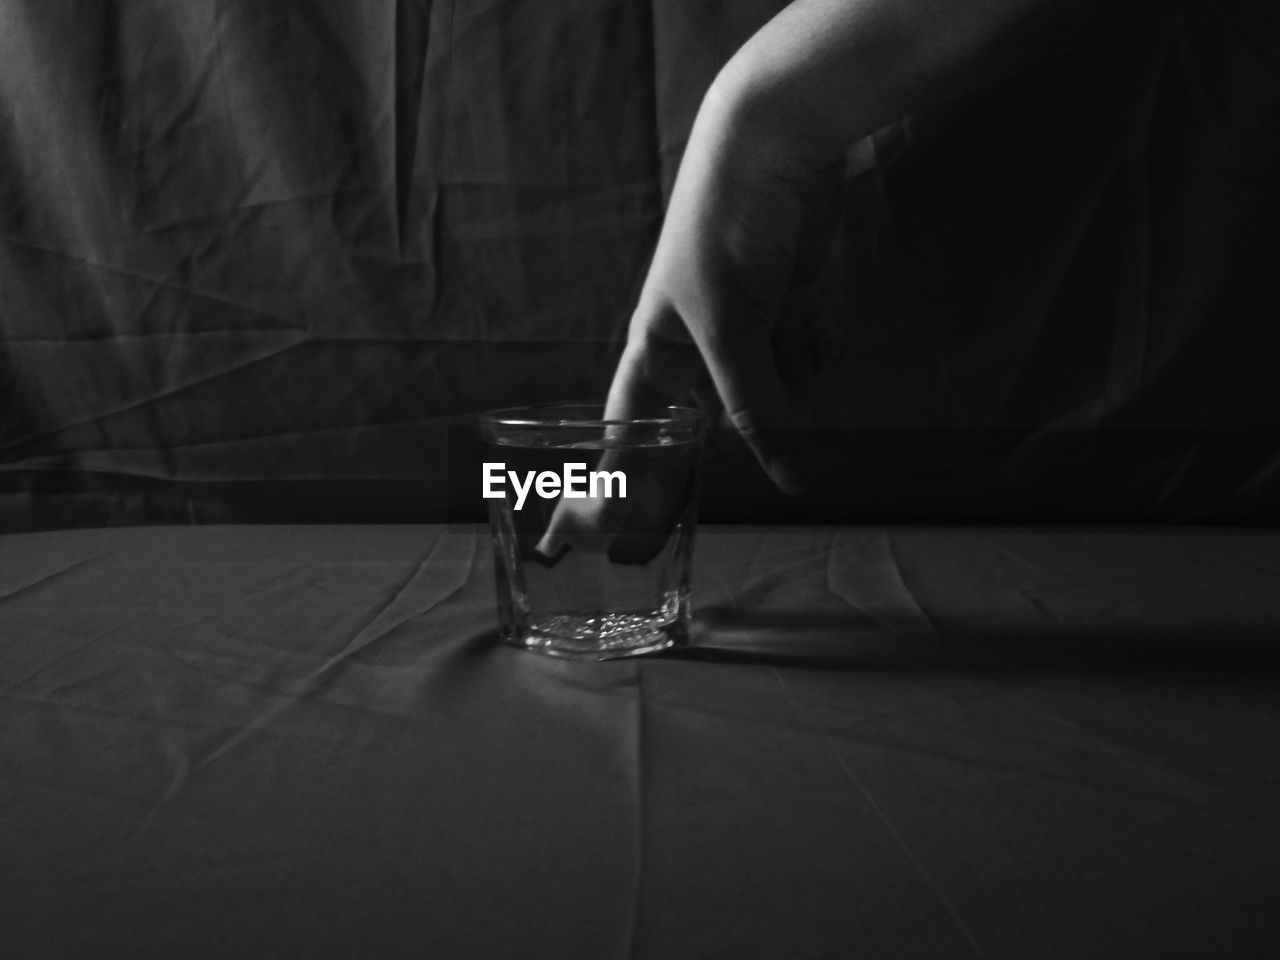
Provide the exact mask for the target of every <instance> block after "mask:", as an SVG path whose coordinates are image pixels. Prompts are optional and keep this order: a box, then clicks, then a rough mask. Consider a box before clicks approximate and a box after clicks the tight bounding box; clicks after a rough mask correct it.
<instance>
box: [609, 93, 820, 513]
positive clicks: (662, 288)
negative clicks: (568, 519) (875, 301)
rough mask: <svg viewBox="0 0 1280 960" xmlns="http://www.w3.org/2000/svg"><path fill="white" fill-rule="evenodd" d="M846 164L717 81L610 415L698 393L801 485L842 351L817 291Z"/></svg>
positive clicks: (762, 458) (785, 477)
mask: <svg viewBox="0 0 1280 960" xmlns="http://www.w3.org/2000/svg"><path fill="white" fill-rule="evenodd" d="M843 159H844V154H843V152H839V153H837V154H835V155H834V156H833V155H832V154H831V153H830V152H825V153H824V152H820V151H818V150H815V149H813V148H812V147H810V146H809V145H807V144H805V143H804V142H803V141H801V140H798V139H796V138H795V137H794V136H791V135H790V134H789V133H788V132H787V131H785V130H784V129H783V128H782V127H781V126H780V125H778V124H775V123H774V122H773V121H772V118H771V117H770V116H769V113H768V111H767V110H765V109H761V107H760V105H758V104H755V103H753V102H752V101H751V99H750V98H749V97H747V96H743V95H742V94H740V93H739V91H738V89H737V88H736V87H735V85H734V84H733V83H732V82H731V78H730V79H729V80H719V81H717V84H716V85H714V86H713V87H712V89H711V91H710V92H709V93H708V95H707V97H706V99H705V100H704V102H703V105H702V109H701V110H700V112H699V114H698V119H697V121H696V123H695V124H694V128H693V132H692V135H691V137H690V140H689V144H688V147H687V148H686V150H685V155H684V160H683V163H682V164H681V167H680V173H679V176H678V178H677V180H676V185H675V189H674V191H673V193H672V197H671V203H670V206H669V209H668V212H667V216H666V220H665V222H664V225H663V229H662V234H661V236H660V238H659V241H658V246H657V250H656V252H655V254H654V258H653V262H652V264H651V266H650V269H649V273H648V276H647V279H646V281H645V284H644V287H643V290H642V292H641V295H640V300H639V304H638V305H637V307H636V310H635V312H634V314H633V315H632V318H631V326H630V330H629V333H628V338H627V344H626V348H625V350H624V352H623V355H622V359H621V361H620V363H619V365H618V369H617V371H616V373H615V375H614V379H613V384H612V387H611V389H610V391H609V398H608V404H607V407H606V416H607V417H609V418H616V419H629V418H633V417H637V416H645V415H651V414H653V413H656V412H659V411H661V410H662V408H664V407H666V406H667V405H668V404H671V403H682V402H687V400H688V399H689V396H690V394H692V395H694V396H696V397H697V398H698V399H699V401H701V402H702V404H703V405H704V406H707V407H709V408H711V409H716V408H722V409H723V411H724V415H725V417H726V419H727V420H728V422H729V423H730V424H731V425H732V426H733V427H734V428H735V429H736V430H737V431H738V432H739V434H741V436H742V438H743V439H744V440H745V441H746V442H747V444H748V446H749V447H750V448H751V450H752V452H753V453H754V454H755V456H756V459H757V460H758V461H759V462H760V465H761V466H762V467H763V468H764V469H765V471H766V472H767V473H768V474H769V476H770V477H771V478H772V479H773V481H774V483H775V484H776V485H777V486H778V487H779V488H780V489H782V490H784V491H786V492H795V491H796V490H798V489H799V488H800V487H802V486H803V485H804V482H805V479H804V473H803V468H802V466H801V463H800V459H799V456H798V451H797V450H796V444H795V443H794V440H795V432H794V431H795V429H796V428H797V427H799V426H801V424H802V423H803V419H804V412H803V407H804V401H805V400H806V388H807V387H808V386H809V385H810V384H811V382H812V379H813V377H814V375H815V374H816V373H817V372H818V370H819V369H820V367H821V365H822V361H823V358H824V356H829V355H831V354H834V353H837V352H838V350H839V346H840V344H841V342H842V340H843V335H842V334H841V333H840V331H839V330H838V329H836V328H835V327H834V326H833V325H832V323H831V322H830V320H829V319H828V318H827V317H826V316H825V311H824V309H823V308H824V298H823V296H822V294H821V292H820V289H819V281H820V277H821V273H822V266H823V263H824V262H825V260H826V256H827V252H828V250H829V248H830V245H831V239H832V236H833V234H834V231H835V226H836V223H837V222H838V218H839V211H840V208H841V199H842V190H843Z"/></svg>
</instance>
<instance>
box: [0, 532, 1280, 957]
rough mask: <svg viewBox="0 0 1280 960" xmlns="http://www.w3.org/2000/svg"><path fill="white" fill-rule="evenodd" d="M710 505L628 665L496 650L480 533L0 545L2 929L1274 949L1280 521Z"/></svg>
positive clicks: (807, 947)
mask: <svg viewBox="0 0 1280 960" xmlns="http://www.w3.org/2000/svg"><path fill="white" fill-rule="evenodd" d="M699 537H700V539H699V543H698V547H697V562H696V580H695V591H696V597H697V608H698V629H697V631H696V640H695V643H694V645H693V646H692V648H690V649H689V650H686V651H685V652H683V653H681V654H679V655H675V656H666V657H661V658H652V659H643V660H634V661H630V662H613V663H604V664H591V663H572V662H563V661H558V660H553V659H550V658H544V657H541V656H538V655H535V654H529V653H525V652H522V651H517V650H514V649H510V648H507V647H503V646H501V645H499V644H498V643H497V642H496V640H495V627H496V624H495V615H494V603H493V583H492V573H491V561H490V553H489V544H488V542H487V533H485V532H484V531H482V530H480V529H478V528H462V527H455V528H446V527H422V526H381V527H379V526H366V527H350V526H315V527H266V526H245V527H190V528H183V527H172V528H154V527H153V528H117V529H101V530H84V531H63V532H57V533H33V534H15V535H9V536H4V537H0V950H2V951H3V952H4V954H5V955H7V956H12V957H23V958H40V957H107V956H117V955H119V956H124V955H129V956H132V957H138V958H144V957H187V958H192V957H370V958H372V957H444V958H453V957H461V958H471V957H477V958H479V957H484V958H491V957H535V956H536V957H557V958H578V957H581V958H591V960H599V958H627V957H645V958H649V957H652V958H664V960H669V958H694V957H705V958H724V957H749V958H750V957H786V958H791V960H796V958H807V957H813V958H825V957H855V956H857V957H874V958H892V957H933V958H939V957H977V956H983V957H1014V956H1020V957H1030V956H1034V957H1126V958H1131V957H1175V956H1177V957H1191V956H1197V957H1208V956H1215V957H1239V956H1268V955H1274V951H1275V950H1276V949H1277V948H1280V912H1278V911H1277V910H1276V909H1275V905H1276V903H1277V897H1278V896H1280V856H1278V855H1280V787H1278V784H1277V779H1278V778H1280V750H1278V749H1277V748H1280V699H1278V698H1277V696H1276V693H1277V686H1278V685H1280V684H1278V683H1277V680H1278V678H1280V671H1277V666H1278V665H1280V534H1277V533H1268V532H1257V531H1246V530H1233V529H1221V528H1151V529H1139V528H1123V529H1121V528H1109V529H1096V528H1094V529H1084V528H1036V529H1029V528H1005V529H996V528H930V529H924V528H907V527H901V528H816V527H815V528H811V529H810V528H804V529H801V528H772V529H746V528H723V527H722V528H710V529H705V530H703V531H701V532H700V535H699Z"/></svg>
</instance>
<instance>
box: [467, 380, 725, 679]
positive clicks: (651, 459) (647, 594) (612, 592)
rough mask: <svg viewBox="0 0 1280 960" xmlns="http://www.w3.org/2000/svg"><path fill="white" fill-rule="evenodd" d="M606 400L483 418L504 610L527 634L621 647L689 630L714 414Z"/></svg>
mask: <svg viewBox="0 0 1280 960" xmlns="http://www.w3.org/2000/svg"><path fill="white" fill-rule="evenodd" d="M603 413H604V408H603V407H602V406H601V405H598V404H596V405H590V404H571V405H569V404H566V405H555V406H541V407H524V408H517V409H509V410H498V411H494V412H492V413H488V414H485V415H484V416H483V417H482V418H481V427H482V430H483V433H484V440H485V446H484V449H485V454H484V456H485V460H484V463H483V465H482V471H481V483H482V487H483V489H484V496H485V497H486V498H487V499H488V504H489V520H490V530H491V533H492V536H493V549H494V570H495V575H496V580H497V591H498V616H499V621H500V626H501V633H502V638H503V640H504V641H505V642H507V643H510V644H512V645H514V646H518V647H524V648H526V649H530V650H537V651H540V652H542V653H548V654H552V655H555V656H561V657H573V658H582V659H592V660H608V659H613V658H616V657H627V656H636V655H639V654H645V653H653V652H655V651H659V650H665V649H668V648H670V647H675V646H678V645H680V644H682V643H684V642H685V641H686V639H687V626H688V621H689V612H690V608H689V590H690V586H689V577H690V566H691V561H692V558H693V537H694V526H695V517H696V513H697V503H698V480H699V472H700V465H701V459H702V445H703V438H704V435H705V417H704V415H703V413H702V411H700V410H695V409H692V408H688V407H669V408H667V410H666V411H665V413H664V415H662V416H658V417H653V418H649V419H642V420H612V421H610V420H605V419H604V418H603Z"/></svg>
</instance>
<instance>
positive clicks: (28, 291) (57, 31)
mask: <svg viewBox="0 0 1280 960" xmlns="http://www.w3.org/2000/svg"><path fill="white" fill-rule="evenodd" d="M781 6H783V4H782V3H781V2H780V0H775V2H739V3H724V2H713V0H651V2H649V3H635V2H632V0H554V2H553V0H537V2H535V0H525V2H520V0H489V2H476V0H457V2H451V3H443V2H435V3H432V2H427V0H404V2H395V0H379V2H372V0H371V2H364V3H352V2H339V0H276V2H272V3H262V2H251V0H225V2H219V3H216V4H215V3H198V4H197V3H187V2H178V0H130V2H124V0H103V2H97V3H82V2H71V0H2V2H0V527H2V528H3V529H10V530H12V529H23V528H35V527H56V526H74V525H110V524H131V523H145V522H179V523H186V522H237V521H275V520H279V521H321V520H323V521H346V520H351V521H366V520H375V521H380V520H388V521H410V520H424V521H426V520H443V519H445V518H446V515H447V501H448V497H447V496H446V491H447V489H448V476H449V464H450V460H451V458H450V457H449V456H448V453H449V448H450V439H449V438H450V431H451V430H454V431H456V430H458V429H459V428H460V427H462V426H464V425H465V424H466V423H467V422H468V419H469V417H470V416H471V415H472V414H474V413H475V412H477V411H480V410H483V409H486V408H492V407H499V406H508V405H512V404H521V403H535V402H547V401H554V400H580V399H585V398H591V397H598V396H600V395H602V394H603V392H604V390H605V388H606V386H607V384H608V381H609V376H610V373H611V370H612V366H613V363H614V361H615V359H616V356H617V351H618V346H619V343H620V339H621V337H622V336H623V334H624V331H625V326H626V322H627V319H628V314H629V310H630V308H631V306H632V304H633V302H634V299H635V296H636V294H637V292H638V288H639V284H640V283H641V281H642V280H643V277H644V271H645V267H646V261H647V257H648V255H649V252H650V251H651V249H652V245H653V243H654V242H655V240H656V237H657V232H658V229H659V227H660V223H661V216H662V209H663V198H664V195H665V194H666V192H667V191H668V190H669V188H670V185H671V182H672V180H673V177H674V174H675V170H676V167H677V164H678V161H679V157H680V154H681V150H682V147H683V144H684V142H685V138H686V136H687V133H688V130H689V126H690V124H691V122H692V118H693V115H694V112H695V110H696V107H697V104H698V102H699V100H700V98H701V95H702V93H703V91H704V90H705V89H706V86H707V84H708V83H709V81H710V79H711V78H712V77H713V76H714V74H715V71H716V70H717V69H718V67H719V65H720V64H721V63H723V62H724V61H725V60H726V59H727V58H728V57H729V56H730V55H731V54H732V52H733V51H734V50H735V49H736V48H737V46H738V45H739V44H740V43H741V42H742V41H743V40H744V39H745V38H746V37H747V36H749V35H750V33H751V32H752V31H753V30H754V29H755V28H756V27H757V26H758V25H759V24H761V23H763V22H764V21H765V20H766V19H767V18H768V17H769V16H770V15H771V14H772V13H773V12H775V11H776V10H777V9H779V8H781ZM1275 10H1276V6H1275V5H1274V4H1270V3H1265V2H1261V0H1258V2H1252V0H1251V2H1227V3H1219V4H1215V5H1209V4H1197V3H1186V4H1168V5H1167V6H1166V7H1165V9H1163V10H1162V11H1161V12H1160V13H1159V14H1158V15H1157V16H1154V17H1152V18H1150V19H1149V20H1147V21H1145V22H1143V23H1141V24H1139V25H1137V26H1136V27H1134V28H1132V29H1130V30H1127V31H1125V32H1124V33H1122V34H1120V35H1117V36H1114V37H1112V38H1110V39H1108V40H1107V41H1106V42H1104V43H1100V44H1096V45H1094V46H1091V47H1089V48H1087V49H1081V50H1079V51H1077V52H1075V53H1074V54H1072V55H1071V56H1069V57H1068V58H1067V59H1065V60H1063V61H1061V62H1056V63H1053V64H1049V65H1047V66H1045V67H1043V68H1041V69H1040V70H1038V71H1036V72H1034V73H1032V74H1028V75H1024V76H1020V77H1017V78H1014V79H1013V80H1011V81H1009V82H1006V83H1004V84H1002V85H1001V86H1000V87H998V88H995V89H991V90H988V91H985V92H983V93H981V94H979V95H976V96H973V97H970V98H968V99H967V100H965V101H963V102H957V103H951V104H947V105H945V106H944V107H941V108H939V109H938V110H936V111H935V112H933V113H931V114H929V115H925V116H919V117H913V118H910V119H908V120H904V121H903V122H900V123H897V124H894V125H892V126H891V127H889V128H886V129H885V130H882V131H880V132H879V133H878V134H877V135H876V136H874V137H873V138H870V139H868V140H866V141H864V142H862V143H860V144H858V145H857V146H855V147H854V148H852V149H851V150H850V154H849V174H848V180H849V191H848V201H847V210H846V217H845V227H844V230H843V232H842V236H841V238H840V246H839V249H838V251H837V255H836V259H835V268H834V270H833V272H832V276H831V281H832V287H831V289H832V293H831V302H832V305H833V308H834V309H836V310H837V312H838V313H839V314H840V315H841V316H842V317H843V318H844V319H845V322H846V324H847V327H848V329H849V330H850V332H851V349H850V350H849V351H848V353H847V354H846V355H845V356H844V357H843V358H842V359H841V360H840V361H839V362H838V363H836V364H834V365H833V368H832V369H830V370H829V371H828V372H827V373H826V374H824V375H823V377H822V378H821V380H820V382H819V384H818V391H819V394H820V396H821V397H822V398H823V401H824V402H823V403H822V404H821V409H822V411H823V413H822V415H821V417H820V419H819V421H818V422H817V424H816V426H815V430H814V431H813V433H812V434H811V435H809V436H808V437H807V440H806V444H805V445H806V447H807V449H808V455H809V456H810V457H811V458H812V459H814V460H815V461H821V462H822V463H823V464H825V471H824V473H823V479H822V481H821V482H819V483H817V484H816V485H815V486H814V488H813V489H811V490H810V491H808V492H807V493H806V494H805V495H802V496H799V497H796V498H790V499H788V498H783V497H781V496H779V495H776V494H774V493H772V492H771V491H770V490H769V489H768V486H767V483H766V482H765V480H764V479H763V477H762V476H760V475H759V474H758V472H756V471H754V469H751V468H749V467H750V465H749V463H748V461H747V459H746V457H745V455H744V453H743V452H742V450H741V448H740V447H738V446H736V445H735V444H734V443H732V442H731V439H726V438H723V437H722V438H720V439H718V440H717V442H716V443H715V444H714V449H713V451H712V455H711V457H710V459H709V475H708V479H707V483H706V485H705V488H704V509H703V513H702V516H703V518H704V519H706V520H796V519H805V520H977V519H998V520H1007V519H1014V520H1017V519H1023V520H1047V521H1055V520H1122V521H1146V520H1152V521H1156V520H1159V521H1169V520H1174V521H1194V522H1215V523H1259V524H1274V523H1275V522H1276V521H1277V519H1278V518H1280V444H1278V443H1277V438H1278V437H1277V430H1278V428H1280V386H1278V385H1277V384H1278V383H1280V378H1277V377H1276V375H1275V373H1274V367H1275V365H1276V362H1277V356H1278V355H1280V352H1278V351H1277V349H1276V347H1277V346H1280V331H1278V330H1277V323H1276V320H1277V311H1276V309H1275V306H1274V299H1273V296H1272V294H1273V287H1274V278H1275V276H1276V274H1277V265H1280V256H1278V254H1280V228H1278V224H1280V220H1278V213H1280V184H1278V182H1277V177H1278V173H1280V162H1278V161H1280V120H1278V119H1277V109H1276V104H1277V98H1278V96H1280V80H1278V74H1277V56H1276V50H1277V47H1278V46H1280V44H1278V43H1277V38H1278V37H1280V18H1278V17H1277V14H1276V12H1275ZM455 519H456V518H455Z"/></svg>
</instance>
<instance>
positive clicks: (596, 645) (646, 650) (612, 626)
mask: <svg viewBox="0 0 1280 960" xmlns="http://www.w3.org/2000/svg"><path fill="white" fill-rule="evenodd" d="M503 633H504V635H503V640H504V641H505V642H506V643H508V644H510V645H511V646H514V647H520V648H522V649H524V650H533V651H535V652H537V653H544V654H547V655H549V656H553V657H564V658H566V659H569V660H618V659H621V658H623V657H638V656H643V655H645V654H651V653H659V652H661V651H663V650H672V649H674V648H676V647H679V646H683V645H684V644H685V643H686V642H687V640H688V633H687V631H686V630H685V621H684V618H683V617H671V616H663V615H661V614H646V613H559V614H554V615H551V616H546V617H532V618H530V619H529V621H528V622H527V623H524V624H519V625H516V626H514V627H512V628H511V629H509V630H504V632H503Z"/></svg>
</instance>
